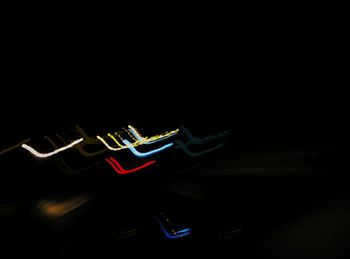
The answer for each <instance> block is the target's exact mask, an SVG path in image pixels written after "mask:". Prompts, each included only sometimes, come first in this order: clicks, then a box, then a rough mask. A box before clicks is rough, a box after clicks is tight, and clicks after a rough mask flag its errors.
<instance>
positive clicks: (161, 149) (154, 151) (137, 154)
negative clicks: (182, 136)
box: [123, 139, 174, 157]
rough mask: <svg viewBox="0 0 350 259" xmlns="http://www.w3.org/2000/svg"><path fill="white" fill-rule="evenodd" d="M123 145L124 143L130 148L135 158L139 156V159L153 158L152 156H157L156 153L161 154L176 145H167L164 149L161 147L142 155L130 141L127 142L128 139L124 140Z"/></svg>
mask: <svg viewBox="0 0 350 259" xmlns="http://www.w3.org/2000/svg"><path fill="white" fill-rule="evenodd" d="M123 143H124V144H125V145H127V147H128V148H129V150H130V151H131V152H132V153H133V154H134V155H135V156H138V157H147V156H151V155H153V154H156V153H158V152H161V151H163V150H165V149H167V148H170V147H172V146H173V145H174V143H170V144H166V145H164V146H163V147H160V148H158V149H154V150H152V151H149V152H146V153H141V152H139V151H137V150H136V148H135V147H133V145H132V144H131V143H130V142H129V141H127V140H126V139H123Z"/></svg>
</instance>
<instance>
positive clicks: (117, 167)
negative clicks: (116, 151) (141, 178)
mask: <svg viewBox="0 0 350 259" xmlns="http://www.w3.org/2000/svg"><path fill="white" fill-rule="evenodd" d="M106 162H107V163H108V164H109V165H110V166H111V167H112V168H113V169H114V171H115V172H116V173H118V174H131V173H134V172H137V171H140V170H142V169H144V168H146V167H148V166H150V165H153V164H154V163H156V160H153V161H150V162H147V163H144V164H143V165H141V166H139V167H136V168H133V169H129V170H125V169H124V168H123V167H122V166H121V165H120V163H119V162H118V161H117V160H116V159H114V158H113V157H110V158H109V159H108V158H107V159H106Z"/></svg>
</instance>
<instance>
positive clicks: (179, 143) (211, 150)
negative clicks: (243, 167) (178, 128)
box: [175, 140, 226, 157]
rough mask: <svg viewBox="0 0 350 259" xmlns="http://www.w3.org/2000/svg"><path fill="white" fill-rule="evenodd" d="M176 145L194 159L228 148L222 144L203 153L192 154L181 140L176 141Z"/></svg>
mask: <svg viewBox="0 0 350 259" xmlns="http://www.w3.org/2000/svg"><path fill="white" fill-rule="evenodd" d="M175 143H176V145H177V148H181V149H182V150H183V151H184V152H185V154H186V155H188V156H192V157H198V156H203V155H206V154H208V153H210V152H213V151H215V150H217V149H219V148H222V147H224V146H226V143H222V144H219V145H217V146H215V147H212V148H209V149H207V150H204V151H201V152H192V151H190V150H189V149H188V148H187V146H186V145H185V144H184V143H183V142H181V141H180V140H175Z"/></svg>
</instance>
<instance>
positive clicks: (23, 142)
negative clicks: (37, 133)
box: [0, 138, 30, 155]
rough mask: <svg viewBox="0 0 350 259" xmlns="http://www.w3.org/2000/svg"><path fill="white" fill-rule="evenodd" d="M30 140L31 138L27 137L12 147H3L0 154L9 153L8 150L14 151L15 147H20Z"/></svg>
mask: <svg viewBox="0 0 350 259" xmlns="http://www.w3.org/2000/svg"><path fill="white" fill-rule="evenodd" d="M29 141H30V138H28V139H25V140H23V141H21V142H19V143H18V144H16V145H14V146H12V147H9V148H6V149H3V150H1V151H0V155H4V154H5V153H7V152H10V151H12V150H14V149H16V148H19V147H21V146H22V145H23V144H26V143H28V142H29Z"/></svg>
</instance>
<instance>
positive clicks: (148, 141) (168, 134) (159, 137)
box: [128, 125, 180, 145]
mask: <svg viewBox="0 0 350 259" xmlns="http://www.w3.org/2000/svg"><path fill="white" fill-rule="evenodd" d="M128 128H129V131H130V132H131V134H132V135H133V136H134V137H135V138H136V139H137V140H138V141H139V142H140V143H142V144H146V145H147V144H153V143H156V142H159V141H163V140H165V139H167V138H170V137H173V136H175V135H176V134H178V133H179V131H180V130H179V129H176V130H173V131H170V132H166V133H163V134H160V135H155V136H153V137H150V138H148V137H143V136H142V135H141V134H140V133H139V131H138V130H137V129H136V128H135V127H133V126H131V125H129V126H128Z"/></svg>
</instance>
